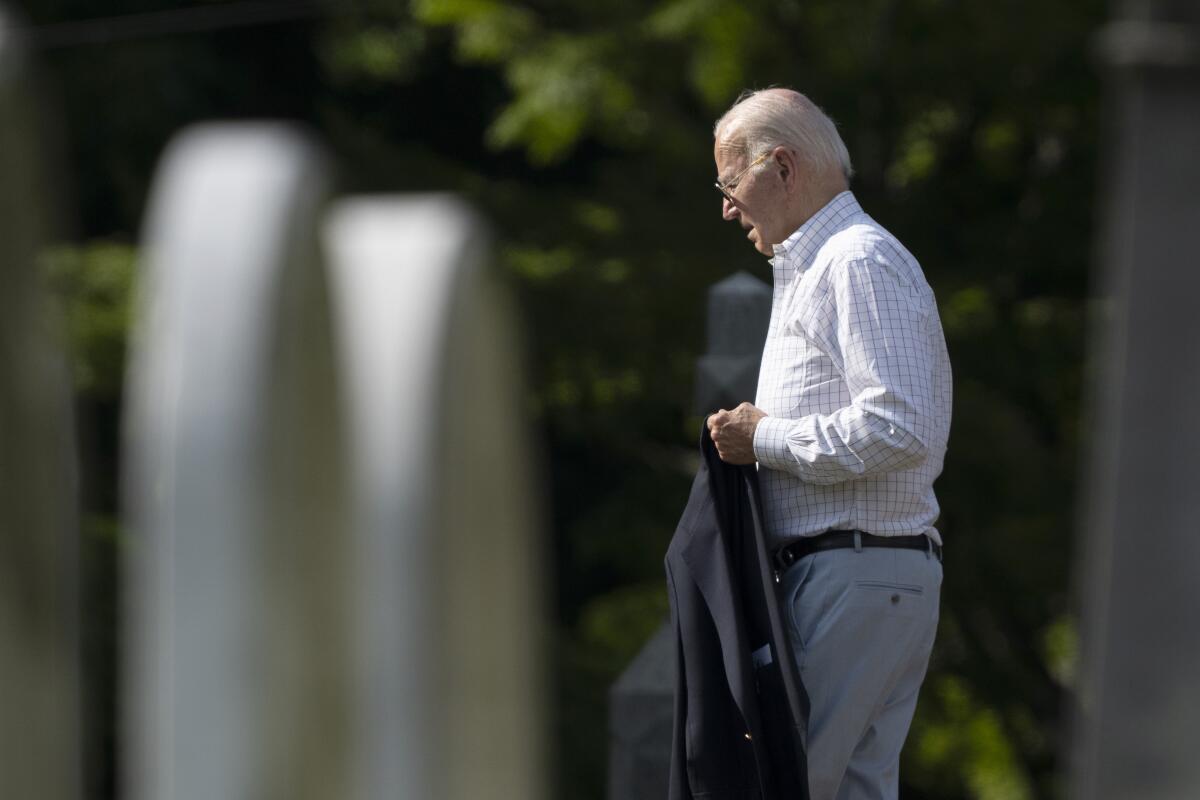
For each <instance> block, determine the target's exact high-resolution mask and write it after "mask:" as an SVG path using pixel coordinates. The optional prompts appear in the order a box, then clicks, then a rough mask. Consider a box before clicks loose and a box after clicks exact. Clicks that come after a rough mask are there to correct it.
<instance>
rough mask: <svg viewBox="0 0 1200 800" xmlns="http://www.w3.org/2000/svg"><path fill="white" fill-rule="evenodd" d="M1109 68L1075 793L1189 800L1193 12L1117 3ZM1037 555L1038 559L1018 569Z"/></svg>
mask: <svg viewBox="0 0 1200 800" xmlns="http://www.w3.org/2000/svg"><path fill="white" fill-rule="evenodd" d="M1123 5H1124V9H1123V11H1124V15H1123V16H1124V18H1123V19H1122V20H1121V21H1120V22H1117V23H1114V24H1113V25H1110V26H1109V27H1108V28H1107V29H1106V30H1105V31H1104V33H1103V35H1102V37H1101V44H1102V52H1103V55H1104V56H1105V58H1106V60H1107V61H1108V63H1109V65H1110V67H1111V68H1112V69H1111V72H1110V73H1109V75H1110V85H1111V87H1112V89H1113V97H1112V99H1113V101H1115V102H1113V103H1110V104H1109V106H1108V109H1107V110H1108V111H1109V114H1110V125H1109V128H1108V132H1109V133H1110V134H1111V138H1110V141H1109V148H1108V155H1109V156H1110V158H1109V159H1108V160H1107V161H1106V162H1105V163H1107V164H1110V165H1111V166H1110V172H1109V180H1108V185H1107V189H1108V193H1107V198H1106V201H1107V202H1106V206H1107V207H1106V209H1105V210H1106V211H1107V215H1106V217H1105V220H1104V222H1105V224H1104V225H1103V226H1102V227H1101V228H1100V230H1102V231H1103V232H1104V236H1103V237H1102V239H1101V244H1102V248H1101V251H1100V252H1101V256H1102V259H1103V263H1104V266H1105V271H1104V273H1103V275H1104V283H1105V289H1106V290H1107V292H1108V294H1109V298H1108V299H1109V301H1110V303H1111V310H1112V313H1111V315H1108V316H1106V317H1105V318H1104V319H1103V320H1102V321H1101V329H1100V330H1099V333H1100V337H1099V338H1100V339H1101V340H1102V342H1103V346H1102V347H1101V348H1099V349H1098V351H1097V352H1098V353H1099V355H1100V359H1099V366H1100V367H1101V369H1102V370H1103V373H1104V375H1103V378H1102V379H1101V380H1099V381H1097V382H1096V383H1095V384H1094V385H1093V386H1092V387H1091V388H1092V391H1093V395H1094V398H1095V405H1096V406H1097V408H1098V412H1099V413H1098V414H1097V421H1098V425H1097V426H1095V428H1094V429H1093V430H1091V431H1087V432H1085V434H1084V435H1085V436H1087V437H1089V438H1090V439H1091V440H1092V447H1093V449H1094V451H1095V453H1096V456H1097V458H1096V460H1095V463H1096V468H1095V472H1094V475H1093V476H1092V482H1091V486H1090V492H1089V495H1088V503H1087V513H1086V514H1084V518H1083V526H1082V530H1081V547H1082V550H1083V552H1084V554H1085V557H1086V562H1085V573H1086V574H1085V575H1084V584H1085V585H1084V595H1083V622H1084V626H1083V632H1084V639H1083V659H1082V675H1081V687H1080V692H1079V703H1080V709H1081V715H1080V718H1079V720H1078V724H1077V726H1076V742H1075V754H1074V755H1075V764H1074V775H1073V786H1072V790H1073V796H1074V797H1076V798H1079V799H1080V800H1127V799H1128V798H1137V799H1138V800H1175V799H1176V798H1192V797H1200V758H1198V757H1197V755H1196V742H1197V741H1198V735H1200V734H1198V732H1200V590H1198V588H1197V587H1198V586H1200V424H1198V422H1197V414H1196V406H1197V403H1196V398H1197V397H1198V396H1200V301H1198V298H1200V256H1198V255H1197V251H1196V246H1195V240H1196V231H1197V230H1198V229H1200V5H1197V4H1196V2H1195V0H1136V2H1135V1H1134V0H1129V2H1126V3H1124V4H1123ZM1030 556H1031V557H1036V555H1035V554H1030Z"/></svg>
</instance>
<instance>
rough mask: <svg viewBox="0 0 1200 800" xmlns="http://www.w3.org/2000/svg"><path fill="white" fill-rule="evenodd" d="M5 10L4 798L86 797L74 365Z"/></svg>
mask: <svg viewBox="0 0 1200 800" xmlns="http://www.w3.org/2000/svg"><path fill="white" fill-rule="evenodd" d="M15 28H16V26H15V24H14V21H13V19H12V18H11V17H9V16H8V15H7V13H6V12H5V10H4V8H3V7H2V6H0V797H5V798H9V797H11V798H26V797H28V798H46V799H47V800H68V799H69V798H75V797H78V796H79V795H80V767H81V759H80V748H81V744H80V708H79V668H78V663H77V662H78V644H77V629H78V625H77V616H78V611H77V604H78V596H77V595H78V571H77V548H76V540H77V535H78V534H77V516H76V486H75V468H74V458H75V454H74V437H73V432H72V422H71V414H70V387H69V384H68V381H67V369H66V362H65V359H64V358H63V355H62V353H61V351H60V349H59V347H58V343H57V342H55V341H53V339H52V333H51V332H52V330H53V328H54V326H53V324H52V322H51V321H50V320H48V319H47V313H48V311H49V307H48V305H49V304H48V299H47V297H46V296H45V295H44V294H43V292H42V291H41V286H40V281H39V278H38V274H37V256H38V251H39V249H40V248H41V247H43V246H44V245H45V230H46V225H47V212H46V206H47V181H46V177H45V175H44V173H43V172H42V170H41V167H42V165H43V161H42V157H43V155H44V154H43V153H41V152H39V150H40V144H41V139H40V136H39V131H38V130H37V124H36V120H37V108H36V102H37V99H38V98H36V97H35V96H34V92H33V88H32V84H31V82H30V75H29V67H28V64H27V62H26V60H25V58H24V53H23V52H22V48H21V42H20V41H19V36H18V33H17V31H16V30H15Z"/></svg>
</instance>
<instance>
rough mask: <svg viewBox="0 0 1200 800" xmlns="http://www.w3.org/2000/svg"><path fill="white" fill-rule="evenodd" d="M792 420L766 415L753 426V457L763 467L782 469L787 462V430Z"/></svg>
mask: <svg viewBox="0 0 1200 800" xmlns="http://www.w3.org/2000/svg"><path fill="white" fill-rule="evenodd" d="M791 423H792V420H790V419H785V418H783V417H772V416H766V417H763V418H762V419H760V420H759V421H758V425H757V426H755V428H754V458H755V460H757V461H758V463H759V464H760V465H762V466H764V467H770V468H771V469H784V468H785V467H786V466H787V462H788V446H787V432H788V428H790V427H791Z"/></svg>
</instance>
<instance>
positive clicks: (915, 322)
mask: <svg viewBox="0 0 1200 800" xmlns="http://www.w3.org/2000/svg"><path fill="white" fill-rule="evenodd" d="M931 313H932V314H936V307H935V306H934V301H933V295H932V292H931V291H930V290H929V288H928V286H926V285H924V284H923V283H922V284H920V285H917V284H914V283H912V282H911V281H910V280H909V279H908V277H907V276H905V275H902V274H901V273H900V272H899V271H898V270H897V269H895V268H894V267H893V266H892V265H891V264H890V263H888V262H887V261H886V260H879V259H874V258H869V257H862V258H853V259H846V260H844V261H842V262H841V263H838V264H834V265H832V266H831V267H830V269H829V271H828V273H827V275H826V277H825V279H824V280H823V281H822V285H821V289H820V291H819V292H817V293H815V295H814V297H813V298H812V302H809V303H806V304H805V306H804V308H803V309H802V310H801V311H800V313H799V315H798V317H797V319H796V320H794V321H793V322H792V323H791V324H794V325H799V326H801V328H802V329H803V334H804V335H805V336H806V338H808V340H809V341H811V342H812V343H813V344H814V345H815V346H816V347H819V348H820V349H822V350H823V351H824V352H825V353H826V354H827V355H828V356H829V358H830V359H831V360H832V361H833V362H834V365H835V367H836V368H837V369H838V370H839V371H840V372H841V374H842V376H843V377H844V380H845V383H846V387H847V388H848V390H849V394H850V398H851V401H850V404H849V405H847V406H844V407H842V408H837V409H836V410H831V412H830V413H827V414H809V415H807V416H802V417H799V418H797V419H788V418H785V417H778V416H768V417H764V418H763V419H762V420H760V421H759V423H758V427H757V428H756V430H755V432H754V454H755V457H756V458H757V459H758V462H759V464H760V465H762V466H764V467H768V468H770V469H777V470H784V471H786V472H789V473H791V474H793V475H795V476H797V477H798V478H800V479H801V480H803V481H806V482H809V483H817V484H833V483H840V482H843V481H849V480H855V479H858V478H863V477H866V476H870V475H874V474H879V473H883V472H894V471H900V470H906V469H910V468H913V467H916V466H919V465H920V464H921V463H922V461H923V460H924V459H925V457H926V455H927V453H928V446H927V442H928V438H929V414H930V413H932V408H933V398H932V392H933V370H934V360H933V359H934V355H933V353H932V352H931V345H930V336H929V325H930V314H931Z"/></svg>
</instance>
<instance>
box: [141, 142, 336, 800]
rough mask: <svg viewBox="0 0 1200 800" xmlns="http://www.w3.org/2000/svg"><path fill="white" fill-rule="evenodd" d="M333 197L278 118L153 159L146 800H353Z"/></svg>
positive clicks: (144, 378) (144, 339)
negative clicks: (330, 233)
mask: <svg viewBox="0 0 1200 800" xmlns="http://www.w3.org/2000/svg"><path fill="white" fill-rule="evenodd" d="M325 186H326V176H325V169H324V167H323V158H322V157H321V155H320V153H319V152H318V151H317V150H316V148H315V147H314V146H313V145H312V144H311V143H309V142H308V141H307V140H306V139H305V138H304V137H303V136H301V135H299V134H298V133H296V132H295V131H294V130H292V129H290V128H287V127H284V126H282V125H267V124H263V125H237V124H227V125H211V126H202V127H198V128H193V129H191V130H189V131H187V132H185V133H184V134H182V135H180V136H178V137H177V138H176V139H175V140H174V141H173V142H172V143H171V145H170V146H169V148H168V150H167V152H166V154H165V155H164V157H163V161H162V163H161V164H160V167H159V171H158V175H157V177H156V180H155V185H154V189H153V193H152V195H151V198H150V201H149V205H148V212H147V220H146V223H145V237H146V241H145V249H144V251H143V253H144V262H143V265H142V272H141V275H140V277H139V285H138V295H139V297H138V299H139V306H138V308H137V310H136V316H135V322H134V328H133V331H132V348H131V367H130V372H129V376H128V380H127V387H126V408H125V424H124V427H125V431H126V446H125V460H124V463H125V473H124V476H123V477H124V491H125V514H126V517H127V519H128V523H129V524H128V529H129V531H130V534H131V543H130V548H129V561H128V564H127V568H126V574H127V578H128V582H129V588H128V590H127V592H126V599H127V604H126V614H125V619H126V624H127V626H128V627H127V633H126V636H125V641H126V645H127V650H126V658H125V674H124V697H125V698H126V699H127V708H126V710H127V725H126V730H127V735H126V741H125V742H124V745H125V768H126V779H127V786H128V792H129V795H130V797H132V798H135V800H192V799H193V798H194V799H195V800H200V799H201V798H204V799H205V800H209V799H210V798H215V797H220V798H227V799H228V800H251V798H254V799H255V800H259V799H261V800H284V798H287V799H288V800H293V799H294V798H313V799H314V800H315V799H316V798H329V797H353V796H354V794H353V792H354V782H353V776H352V774H351V753H350V746H351V742H350V731H351V711H352V695H351V669H350V667H351V664H352V659H351V657H350V646H351V637H350V631H349V630H348V625H347V624H346V622H347V620H348V619H349V616H350V613H351V612H350V608H349V603H348V600H347V597H348V594H349V590H348V584H349V579H350V576H349V575H348V567H349V557H348V556H349V549H348V548H347V546H346V543H347V541H348V539H349V533H350V526H349V515H348V513H347V503H346V499H345V498H346V494H347V492H346V488H345V478H344V476H345V472H346V469H345V467H346V465H347V463H348V458H347V456H346V454H345V453H346V447H345V435H344V431H345V428H346V424H345V421H344V415H343V413H342V410H341V408H340V405H339V400H340V398H339V396H338V394H339V392H338V382H337V376H336V368H335V364H334V344H333V336H332V324H331V319H330V308H329V298H328V292H327V290H326V285H325V284H326V276H325V272H324V270H323V268H322V263H321V260H320V258H319V257H318V253H319V250H318V246H317V236H316V231H317V230H318V228H319V219H320V212H321V211H322V209H323V205H324V201H325Z"/></svg>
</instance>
